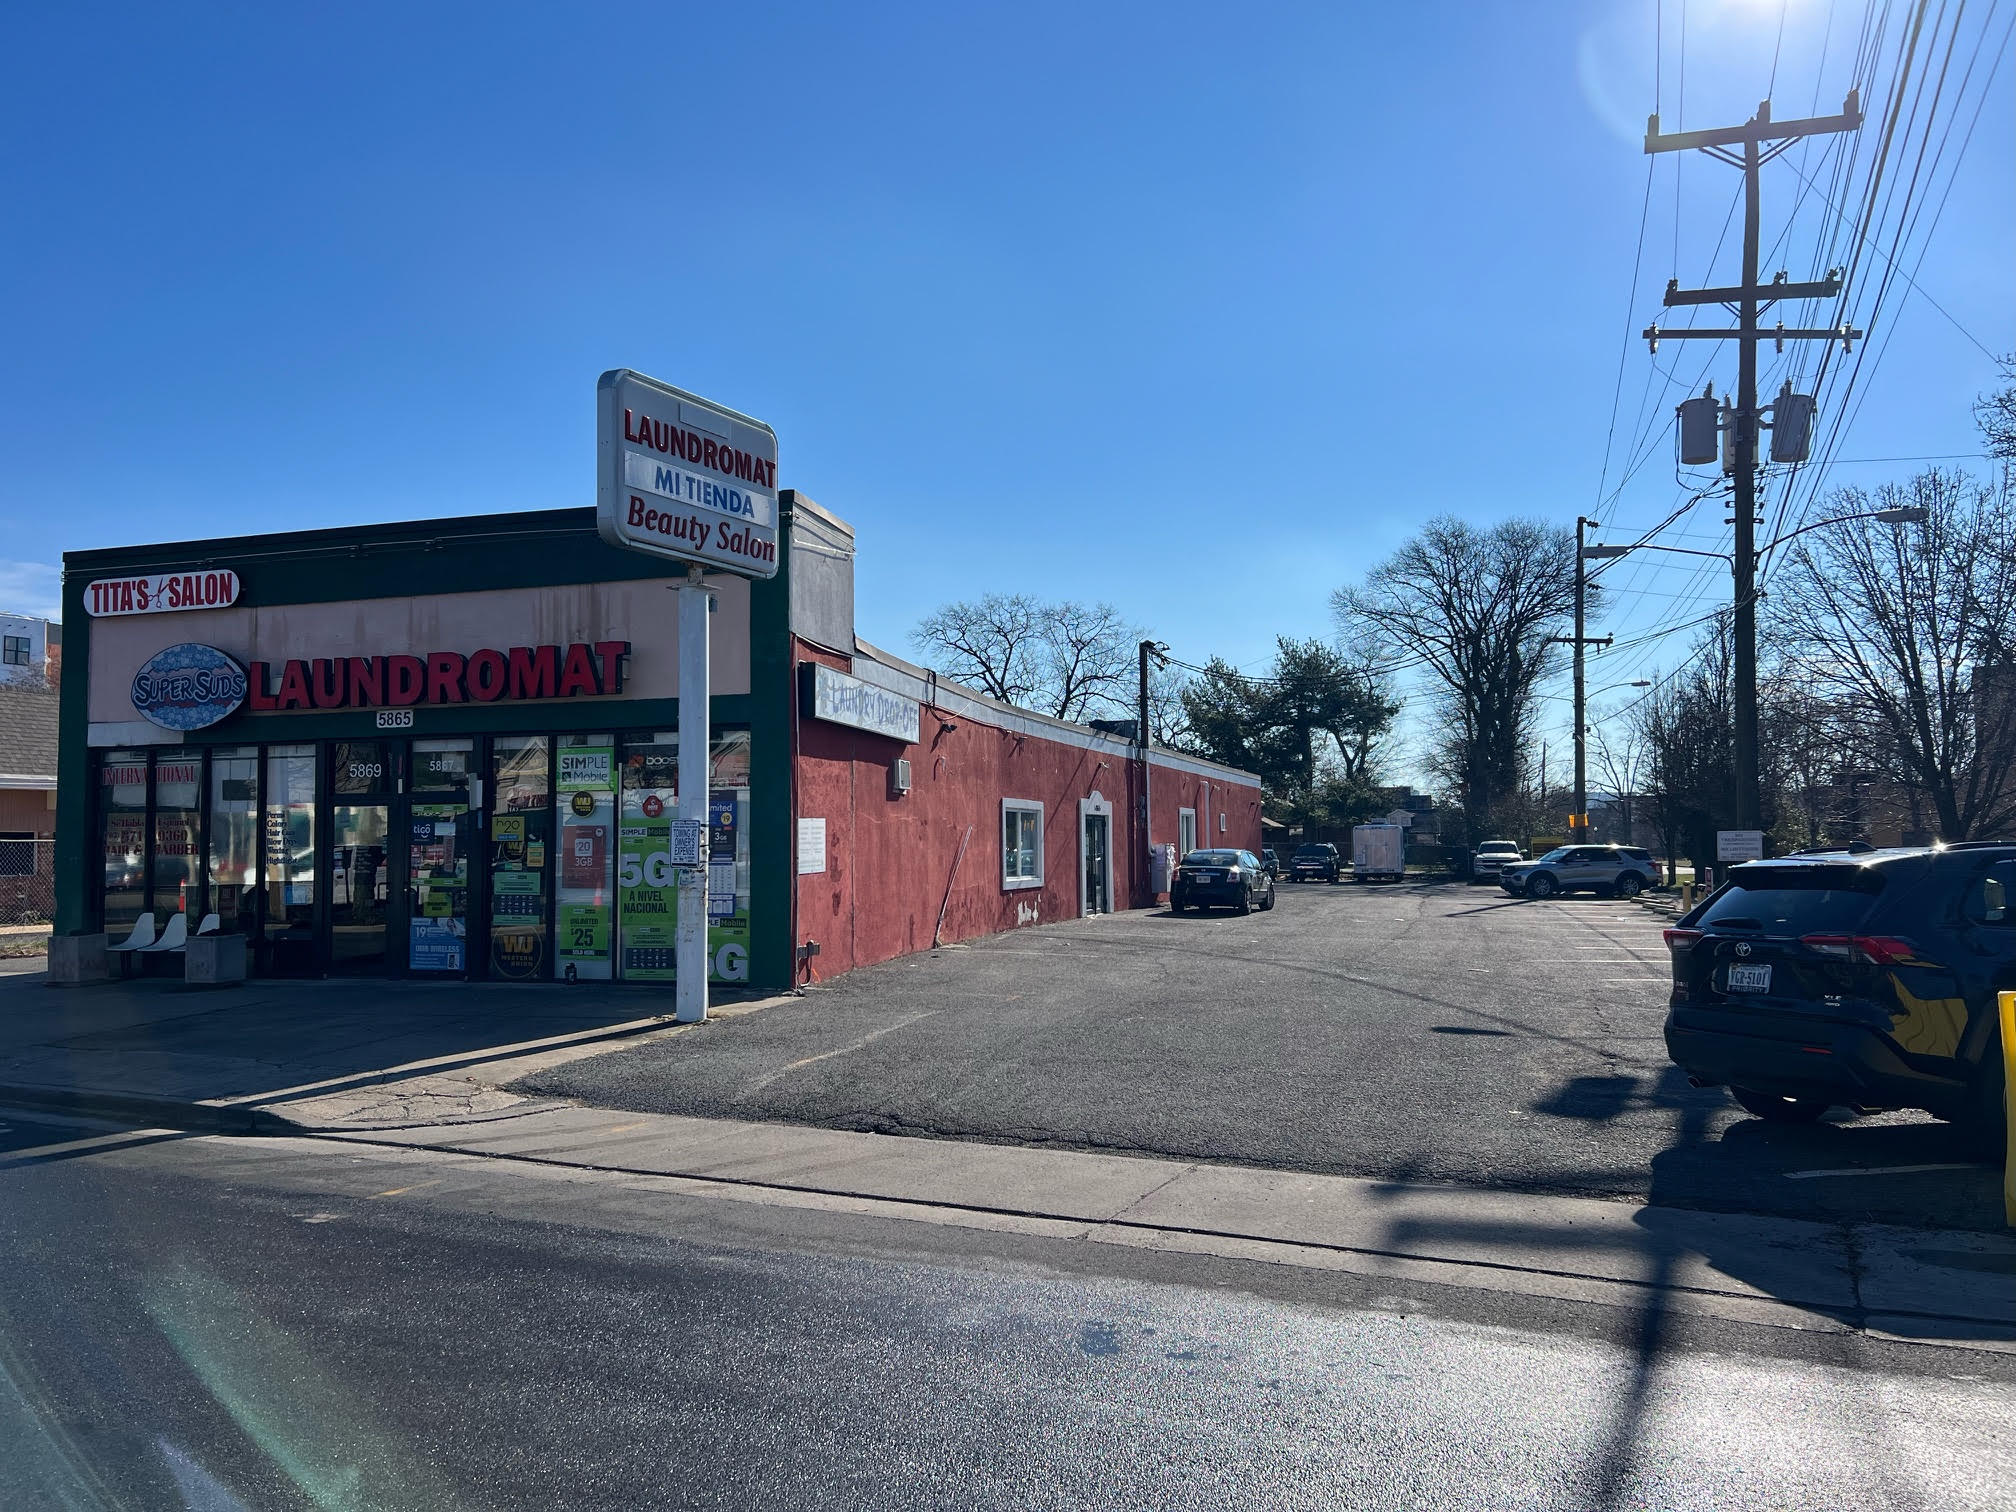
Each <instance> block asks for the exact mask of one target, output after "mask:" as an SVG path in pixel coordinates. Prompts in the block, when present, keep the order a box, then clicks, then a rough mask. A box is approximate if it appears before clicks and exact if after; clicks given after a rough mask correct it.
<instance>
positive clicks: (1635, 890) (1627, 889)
mask: <svg viewBox="0 0 2016 1512" xmlns="http://www.w3.org/2000/svg"><path fill="white" fill-rule="evenodd" d="M1644 890H1645V879H1644V878H1643V877H1641V876H1639V875H1638V874H1637V873H1636V872H1626V873H1625V874H1624V875H1623V876H1621V877H1619V878H1618V879H1617V896H1618V897H1620V898H1635V897H1637V896H1638V894H1640V893H1641V892H1643V891H1644Z"/></svg>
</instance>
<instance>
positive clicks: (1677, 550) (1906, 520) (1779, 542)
mask: <svg viewBox="0 0 2016 1512" xmlns="http://www.w3.org/2000/svg"><path fill="white" fill-rule="evenodd" d="M1931 517H1932V511H1931V510H1929V509H1927V508H1926V507H1925V506H1924V505H1923V504H1899V505H1896V506H1895V507H1894V508H1890V509H1865V510H1863V511H1862V512H1861V513H1859V514H1845V515H1835V516H1834V517H1833V518H1832V519H1828V520H1815V521H1814V522H1813V523H1812V524H1811V525H1801V526H1800V527H1799V528H1798V529H1797V530H1788V531H1786V532H1785V534H1783V535H1781V536H1779V537H1778V538H1777V539H1776V540H1775V541H1772V542H1770V543H1769V544H1768V545H1765V546H1761V547H1759V548H1758V551H1757V554H1758V555H1759V556H1762V555H1764V553H1765V552H1767V551H1770V550H1772V549H1773V548H1774V547H1778V546H1783V545H1784V544H1785V543H1786V542H1787V541H1789V540H1791V539H1792V538H1793V537H1794V536H1802V535H1804V534H1806V532H1807V531H1809V530H1822V529H1824V528H1826V527H1827V526H1829V525H1845V524H1847V523H1848V522H1849V521H1850V520H1881V521H1882V522H1883V523H1884V524H1885V525H1923V524H1924V523H1925V522H1926V521H1927V520H1929V519H1930V518H1931ZM1634 551H1670V552H1673V553H1674V554H1675V555H1677V556H1703V557H1713V558H1715V560H1716V561H1718V562H1728V561H1733V560H1734V558H1733V557H1731V556H1730V555H1729V553H1728V552H1726V551H1698V550H1696V549H1695V548H1694V547H1692V546H1662V545H1660V544H1659V543H1658V542H1657V541H1633V542H1632V543H1631V544H1630V545H1628V546H1584V547H1583V548H1582V555H1583V557H1584V559H1585V560H1587V561H1591V562H1607V561H1610V560H1612V559H1613V558H1616V557H1621V556H1628V555H1629V554H1630V553H1631V552H1634Z"/></svg>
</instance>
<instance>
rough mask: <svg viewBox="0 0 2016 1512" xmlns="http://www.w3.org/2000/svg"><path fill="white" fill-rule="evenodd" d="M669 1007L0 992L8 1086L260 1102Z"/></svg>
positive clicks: (327, 984)
mask: <svg viewBox="0 0 2016 1512" xmlns="http://www.w3.org/2000/svg"><path fill="white" fill-rule="evenodd" d="M671 1007H672V1005H671V1001H670V994H669V993H666V992H662V991H652V990H648V989H646V990H639V989H637V988H629V989H623V988H620V987H617V986H614V985H607V986H604V985H601V984H592V985H588V986H576V987H568V986H559V985H554V986H545V985H539V986H529V985H528V986H520V985H506V984H491V983H471V982H459V981H458V982H425V981H379V980H370V981H363V980H321V981H276V980H264V981H254V982H251V983H248V984H246V985H244V986H242V987H237V988H231V989H224V990H218V991H212V992H199V991H191V990H188V989H186V988H184V987H183V985H182V984H181V983H179V982H168V981H159V980H142V981H133V982H116V983H106V984H102V985H98V986H91V987H79V988H68V989H62V990H56V989H51V988H48V987H46V986H44V985H43V984H42V980H41V978H39V977H27V978H13V979H8V980H5V981H0V1084H4V1085H9V1086H14V1087H19V1088H46V1089H75V1090H84V1091H89V1092H99V1093H118V1094H126V1095H129V1096H133V1097H142V1098H163V1099H170V1100H175V1101H183V1102H202V1101H210V1100H216V1099H235V1100H258V1099H262V1098H268V1097H277V1095H278V1094H282V1093H286V1092H288V1091H289V1090H290V1089H298V1088H301V1087H303V1086H306V1085H308V1084H318V1085H320V1086H321V1087H322V1090H337V1089H340V1088H342V1087H344V1086H363V1085H368V1084H370V1083H371V1082H373V1081H374V1080H377V1079H380V1078H383V1077H386V1076H387V1075H389V1074H390V1073H391V1072H392V1070H393V1068H396V1067H400V1066H408V1065H411V1064H412V1063H414V1062H416V1061H428V1062H438V1063H439V1064H438V1066H437V1067H434V1068H431V1069H439V1070H442V1071H452V1070H457V1069H467V1068H469V1067H472V1066H478V1065H481V1064H483V1063H484V1062H485V1061H487V1060H492V1059H501V1058H504V1057H506V1056H509V1055H512V1054H516V1053H522V1048H521V1047H523V1046H524V1045H525V1044H526V1042H528V1041H536V1040H547V1039H557V1038H562V1037H570V1038H592V1037H594V1036H596V1035H599V1034H605V1033H607V1034H625V1033H633V1032H637V1031H638V1029H639V1028H640V1027H641V1028H655V1027H657V1024H658V1020H659V1018H660V1016H661V1015H669V1014H670V1012H671ZM639 1020H649V1021H650V1022H649V1023H647V1024H644V1025H641V1026H640V1025H639V1024H638V1021H639ZM282 1100H284V1099H282Z"/></svg>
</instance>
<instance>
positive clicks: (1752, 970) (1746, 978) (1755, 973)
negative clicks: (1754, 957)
mask: <svg viewBox="0 0 2016 1512" xmlns="http://www.w3.org/2000/svg"><path fill="white" fill-rule="evenodd" d="M1729 990H1730V991H1731V992H1769V991H1770V990H1771V968H1770V967H1769V966H1731V967H1730V968H1729Z"/></svg>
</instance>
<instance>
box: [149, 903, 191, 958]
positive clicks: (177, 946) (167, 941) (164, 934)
mask: <svg viewBox="0 0 2016 1512" xmlns="http://www.w3.org/2000/svg"><path fill="white" fill-rule="evenodd" d="M188 943H189V915H187V914H183V913H174V914H170V915H168V927H167V928H166V929H164V930H162V931H161V938H160V939H158V940H156V941H155V942H154V943H153V944H152V945H142V946H141V947H140V954H141V955H157V954H160V953H162V952H165V951H174V950H181V949H183V948H184V947H185V946H186V945H187V944H188Z"/></svg>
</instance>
